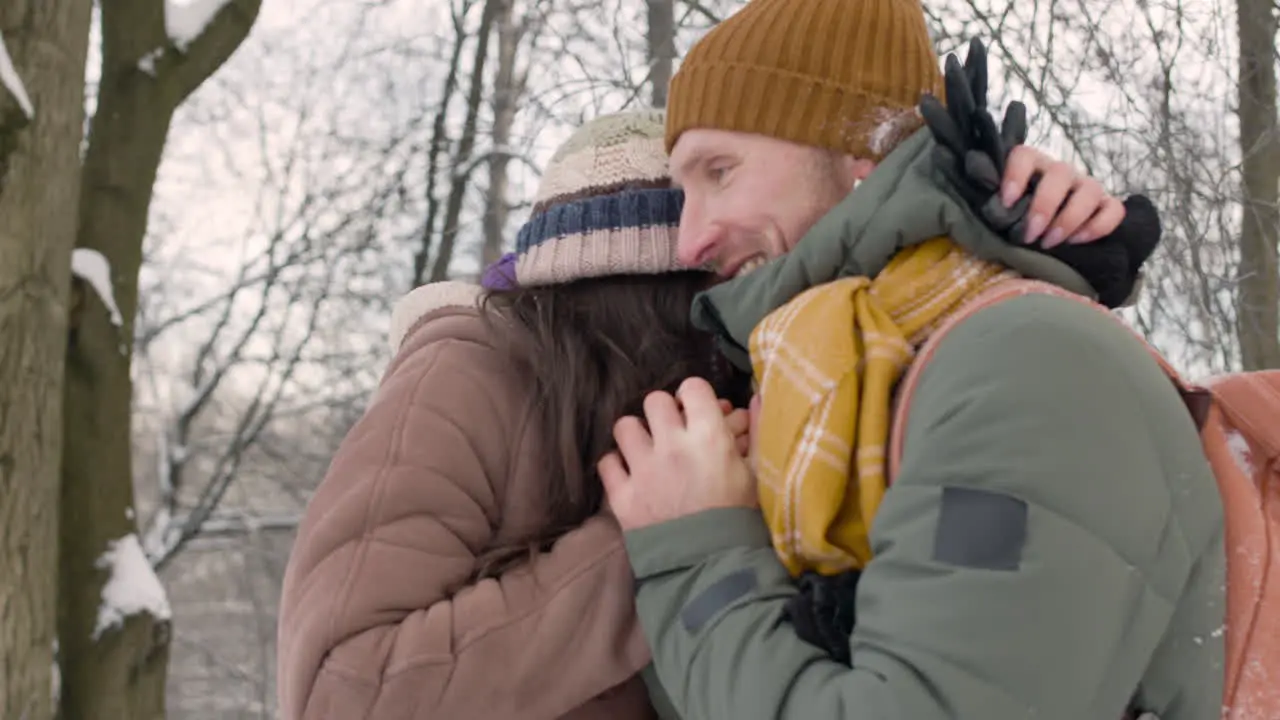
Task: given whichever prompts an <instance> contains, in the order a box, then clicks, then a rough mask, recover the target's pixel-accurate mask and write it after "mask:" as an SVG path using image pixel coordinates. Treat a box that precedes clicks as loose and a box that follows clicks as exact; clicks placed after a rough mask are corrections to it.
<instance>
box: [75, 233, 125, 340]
mask: <svg viewBox="0 0 1280 720" xmlns="http://www.w3.org/2000/svg"><path fill="white" fill-rule="evenodd" d="M71 274H72V275H74V276H76V277H79V278H82V279H83V280H84V281H85V282H87V283H89V286H90V287H92V288H93V290H94V292H96V293H98V297H100V298H102V304H103V305H106V306H107V311H108V312H110V313H111V324H112V325H115V326H116V327H120V326H121V324H123V322H124V318H123V317H122V316H121V314H120V307H119V306H118V305H116V295H115V292H114V291H113V290H112V286H111V263H109V262H107V258H106V257H105V256H104V255H103V254H102V253H100V252H98V251H97V250H90V249H88V248H76V249H75V250H74V251H72V253H71Z"/></svg>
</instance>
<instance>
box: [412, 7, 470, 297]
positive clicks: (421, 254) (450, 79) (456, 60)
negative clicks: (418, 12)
mask: <svg viewBox="0 0 1280 720" xmlns="http://www.w3.org/2000/svg"><path fill="white" fill-rule="evenodd" d="M470 9H471V0H462V2H461V3H460V6H459V7H458V8H457V9H455V10H454V12H453V31H454V34H453V36H454V40H453V52H452V54H451V55H450V57H449V69H448V71H447V72H446V73H445V76H444V88H443V89H442V90H441V92H440V105H439V107H438V108H437V109H436V117H435V121H434V122H433V123H432V128H431V147H430V149H429V150H428V151H427V218H426V220H425V221H424V222H423V225H422V240H421V242H420V243H419V245H418V251H417V252H416V253H414V256H413V284H414V285H415V286H416V285H421V284H422V283H424V282H426V280H427V261H428V260H430V259H431V241H432V238H434V237H435V233H436V216H437V215H439V213H440V201H439V199H438V198H437V197H436V180H437V178H438V177H439V175H440V153H441V152H443V151H444V147H445V145H447V144H448V142H449V136H448V120H449V105H450V103H451V102H452V100H453V94H454V92H456V91H457V89H458V71H459V69H460V68H461V66H462V46H463V45H465V44H466V42H467V11H468V10H470Z"/></svg>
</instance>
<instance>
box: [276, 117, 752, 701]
mask: <svg viewBox="0 0 1280 720" xmlns="http://www.w3.org/2000/svg"><path fill="white" fill-rule="evenodd" d="M663 130H664V128H663V118H662V115H661V113H660V112H655V111H646V112H638V113H625V114H620V115H614V116H608V117H604V118H600V119H598V120H596V121H593V122H591V123H588V124H587V125H585V126H584V127H583V128H581V129H580V130H579V131H578V132H576V133H575V134H574V135H573V136H572V137H571V138H570V139H569V140H568V141H567V142H566V143H565V145H564V146H562V147H561V148H560V149H559V150H558V151H557V152H556V154H555V156H554V157H553V158H552V160H551V163H550V165H549V167H548V168H547V170H546V173H545V174H544V175H543V178H542V184H541V187H540V189H539V192H538V196H537V203H536V205H535V207H534V209H533V213H532V217H531V218H530V220H529V222H528V223H527V224H526V225H525V226H524V227H523V228H522V230H521V231H520V234H519V238H518V242H517V252H516V254H515V255H514V257H512V258H510V265H511V267H509V268H507V269H509V270H511V271H513V274H514V281H515V284H517V285H518V287H513V288H511V289H508V290H495V291H493V292H487V293H486V292H482V291H481V290H480V289H479V288H476V287H474V286H469V285H463V284H459V283H438V284H433V285H429V286H426V287H423V288H419V289H418V290H415V291H414V292H413V293H411V294H410V295H409V296H408V297H407V298H405V300H404V301H402V303H401V304H400V305H399V306H398V307H397V309H396V313H395V317H394V318H393V332H392V345H393V348H394V349H395V351H396V356H395V359H394V360H393V361H392V363H391V365H390V367H389V368H388V369H387V371H386V374H385V376H384V378H383V380H382V383H381V386H380V387H379V389H378V391H377V393H376V394H375V396H374V397H373V398H372V401H371V403H370V406H369V408H368V410H367V412H366V414H365V416H364V417H363V418H362V419H361V420H360V422H359V423H357V424H356V426H355V427H354V428H353V429H352V430H351V432H350V434H349V435H348V437H347V438H346V439H345V441H344V442H343V444H342V446H341V447H340V449H339V450H338V453H337V455H336V456H335V458H334V461H333V464H332V467H331V468H330V470H329V473H328V475H327V477H326V478H325V480H324V482H323V483H322V484H321V486H320V488H319V489H318V491H317V493H316V495H315V497H314V499H313V501H312V503H311V505H310V506H309V508H308V510H307V515H306V517H305V519H304V522H303V524H302V526H301V527H300V529H299V534H298V538H297V542H296V545H295V548H294V551H293V555H292V557H291V558H290V563H289V568H288V571H287V574H286V577H285V586H284V593H283V598H282V602H281V615H280V642H279V673H278V685H279V694H280V703H281V714H282V716H283V717H285V718H287V719H288V720H294V719H295V718H309V719H311V718H335V719H336V718H343V719H345V718H376V719H378V720H393V719H395V720H399V719H402V718H406V719H407V718H468V719H471V718H475V719H482V718H517V717H518V718H534V719H538V718H547V719H551V718H572V719H575V720H577V719H581V720H591V719H593V718H601V719H604V718H616V719H618V720H628V719H632V718H634V719H640V718H646V719H649V718H656V717H659V713H658V712H657V711H656V710H655V709H654V707H653V704H652V703H651V701H650V699H649V696H648V693H647V692H646V690H645V686H644V684H643V683H642V682H641V680H640V679H639V674H640V672H641V671H642V669H644V668H645V667H646V665H647V664H648V662H649V657H648V649H647V646H646V643H645V640H644V638H643V636H642V634H641V629H640V626H639V624H638V621H637V620H636V617H635V614H634V607H633V601H632V580H631V571H630V568H629V565H628V563H627V559H626V557H625V549H624V546H623V543H622V537H621V533H620V532H619V530H618V528H617V526H616V524H615V522H614V521H613V519H612V518H611V516H610V515H609V513H608V510H607V508H605V507H602V497H603V491H602V487H601V484H600V482H599V479H598V477H597V476H596V474H595V467H596V461H597V460H598V459H599V458H600V457H602V456H603V455H604V454H605V453H606V452H608V451H609V450H611V449H612V448H613V440H612V427H613V424H614V421H615V420H616V419H617V418H619V417H622V416H624V415H629V414H636V413H638V412H639V411H640V409H641V402H642V400H643V398H644V396H645V395H647V394H648V393H649V392H650V391H652V390H657V389H667V390H673V389H674V388H675V387H676V386H677V385H678V383H680V382H681V381H683V380H684V379H685V378H687V377H690V376H695V375H696V376H701V377H710V378H713V380H714V384H715V385H716V386H717V387H716V390H717V392H718V394H719V395H720V397H722V398H727V399H729V400H731V401H732V403H726V407H725V410H726V413H727V414H728V421H729V422H730V423H732V424H733V426H734V428H735V430H736V431H737V432H738V433H739V435H740V436H743V434H744V433H745V431H746V425H747V423H746V417H745V413H744V412H743V411H733V412H730V410H729V405H730V404H732V405H734V406H737V407H743V406H745V404H746V403H745V399H746V397H745V396H746V394H747V391H748V387H747V384H746V383H747V379H746V378H744V377H742V376H737V375H734V374H733V373H732V372H730V371H729V370H728V366H727V365H725V364H722V361H720V360H719V354H718V353H717V352H715V351H714V349H713V348H712V346H711V344H710V342H709V341H708V339H707V338H706V337H705V336H703V335H701V334H699V333H697V332H696V331H695V330H694V329H693V327H692V325H691V324H690V321H689V307H690V304H691V300H692V298H693V296H694V294H695V293H696V292H698V291H699V290H701V289H702V288H704V287H705V286H706V285H707V283H708V282H709V280H710V278H709V277H708V276H707V275H706V274H703V273H700V272H690V271H679V270H680V267H679V264H678V261H677V259H676V252H675V248H676V227H677V225H678V221H679V215H680V209H681V205H682V197H681V195H680V194H679V191H678V190H674V189H671V187H670V182H669V179H668V177H667V169H666V156H665V153H664V152H663V147H662V134H663ZM501 269H502V267H500V268H498V270H499V271H500V270H501ZM501 275H502V273H501V272H495V273H492V274H490V275H489V276H488V277H489V278H492V279H493V283H492V284H493V286H495V287H496V286H497V285H499V284H500V283H499V282H498V281H499V280H501ZM744 439H745V438H744ZM740 449H742V448H740ZM661 716H662V717H664V718H674V717H675V716H674V715H673V714H671V713H670V712H669V711H664V713H662V715H661Z"/></svg>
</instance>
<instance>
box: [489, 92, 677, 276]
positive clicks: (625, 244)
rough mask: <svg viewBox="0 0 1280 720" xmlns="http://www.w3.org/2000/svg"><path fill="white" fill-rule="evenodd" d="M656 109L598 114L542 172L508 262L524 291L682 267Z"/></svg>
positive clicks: (660, 121)
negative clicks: (530, 208)
mask: <svg viewBox="0 0 1280 720" xmlns="http://www.w3.org/2000/svg"><path fill="white" fill-rule="evenodd" d="M663 120H664V118H663V114H662V111H661V110H652V109H646V110H638V111H629V112H621V113H615V114H612V115H605V116H602V117H599V118H596V119H595V120H592V121H590V122H588V123H586V124H584V125H583V126H582V127H580V128H578V130H577V131H576V132H574V133H573V135H572V136H571V137H570V138H569V139H568V140H566V141H565V143H564V144H563V145H561V146H560V147H559V149H557V150H556V152H555V155H553V156H552V158H551V161H550V162H549V163H548V164H547V168H546V170H545V172H543V175H542V182H541V183H540V184H539V186H538V192H537V196H536V197H535V199H534V207H533V212H532V213H531V214H530V217H529V220H528V222H526V223H525V224H524V226H523V227H522V228H520V232H519V234H518V235H517V236H516V251H515V254H514V257H513V258H511V259H510V260H509V262H513V263H514V266H515V268H514V269H515V273H514V274H515V281H516V282H517V283H518V284H519V285H521V286H525V287H529V286H534V285H549V284H553V283H563V282H570V281H573V280H578V279H581V278H588V277H601V276H605V275H630V274H635V275H640V274H655V273H665V272H672V271H674V270H683V269H685V268H683V267H682V266H681V265H680V262H679V260H678V259H677V258H676V231H677V229H678V228H679V225H680V211H681V209H682V208H683V206H684V195H683V193H681V192H680V190H678V189H675V188H672V187H671V177H670V175H669V174H668V172H667V154H666V152H665V151H664V150H663V147H662V136H663V128H664V125H663Z"/></svg>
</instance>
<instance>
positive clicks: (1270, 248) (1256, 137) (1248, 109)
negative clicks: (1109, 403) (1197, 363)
mask: <svg viewBox="0 0 1280 720" xmlns="http://www.w3.org/2000/svg"><path fill="white" fill-rule="evenodd" d="M1236 16H1237V21H1238V22H1239V32H1240V81H1239V82H1240V105H1239V107H1240V109H1239V115H1240V145H1241V150H1242V154H1243V158H1244V202H1243V203H1242V206H1243V212H1244V219H1243V223H1242V232H1241V234H1240V266H1239V271H1238V275H1239V282H1240V285H1239V289H1238V293H1237V297H1238V298H1239V299H1238V302H1237V307H1236V332H1237V334H1238V336H1239V339H1240V354H1241V360H1242V363H1243V365H1244V368H1245V369H1246V370H1260V369H1263V368H1280V266H1278V265H1277V263H1276V253H1277V238H1278V233H1280V209H1278V208H1277V202H1280V135H1278V134H1277V127H1276V71H1275V52H1276V46H1275V36H1276V17H1275V9H1274V6H1273V4H1272V1H1271V0H1240V2H1239V4H1238V7H1237V12H1236Z"/></svg>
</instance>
